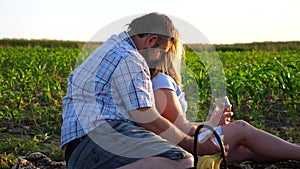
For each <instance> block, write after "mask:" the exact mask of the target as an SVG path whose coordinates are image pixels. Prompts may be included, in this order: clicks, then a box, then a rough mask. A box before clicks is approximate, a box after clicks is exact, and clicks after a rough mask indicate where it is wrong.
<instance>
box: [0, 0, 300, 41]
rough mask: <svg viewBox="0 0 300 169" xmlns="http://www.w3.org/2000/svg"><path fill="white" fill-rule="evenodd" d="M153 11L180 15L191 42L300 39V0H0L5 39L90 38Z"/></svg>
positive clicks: (1, 33)
mask: <svg viewBox="0 0 300 169" xmlns="http://www.w3.org/2000/svg"><path fill="white" fill-rule="evenodd" d="M149 12H159V13H163V14H166V15H168V16H172V17H174V18H178V19H179V20H180V23H179V24H180V25H181V26H182V29H183V32H184V33H182V35H191V36H190V37H187V38H186V39H185V41H186V42H187V43H188V42H191V43H196V41H197V39H200V38H201V37H200V36H201V35H203V36H204V37H205V38H206V39H207V40H208V42H209V43H212V44H232V43H249V42H263V41H299V40H300V19H299V17H300V1H299V0H226V1H225V0H205V1H204V0H185V1H183V0H147V1H146V0H127V1H124V0H123V1H122V0H0V21H1V22H0V39H2V38H23V39H56V40H79V41H89V40H91V39H92V38H93V37H95V35H96V34H97V33H98V34H99V33H100V34H106V33H107V34H109V33H114V32H113V31H112V30H114V28H115V27H116V26H119V27H122V28H124V26H122V25H120V24H116V23H122V22H121V21H123V22H124V21H126V22H130V21H129V20H128V21H127V20H126V19H128V18H131V17H132V16H136V15H139V14H145V13H149ZM124 19H125V20H124ZM122 24H123V23H122ZM125 24H126V23H125ZM193 31H198V33H199V32H200V34H201V35H200V34H198V33H197V32H196V33H194V32H193Z"/></svg>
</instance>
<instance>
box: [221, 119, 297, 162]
mask: <svg viewBox="0 0 300 169" xmlns="http://www.w3.org/2000/svg"><path fill="white" fill-rule="evenodd" d="M222 130H223V134H224V142H225V144H228V145H229V152H228V158H229V159H230V161H232V162H233V161H234V162H239V160H241V161H244V160H255V161H275V160H285V159H290V160H298V161H300V146H297V145H296V144H291V143H289V142H287V141H285V140H283V139H281V138H279V137H276V136H274V135H272V134H270V133H267V132H265V131H262V130H259V129H257V128H255V127H253V126H251V125H250V124H248V123H247V122H245V121H241V120H239V121H235V122H232V123H230V124H227V125H224V126H222ZM240 146H245V147H246V148H247V149H248V150H249V151H250V152H246V151H245V152H246V153H245V154H243V155H241V154H240V156H238V155H237V153H240V152H239V151H241V150H239V148H240ZM243 151H244V150H243ZM231 154H232V155H231Z"/></svg>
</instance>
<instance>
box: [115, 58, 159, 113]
mask: <svg viewBox="0 0 300 169" xmlns="http://www.w3.org/2000/svg"><path fill="white" fill-rule="evenodd" d="M136 56H137V57H136ZM136 56H129V57H126V58H125V59H124V60H123V61H122V63H120V64H119V66H118V67H117V69H116V70H115V72H114V77H113V84H115V90H117V92H116V93H118V95H117V96H118V97H121V99H122V101H123V103H124V104H125V106H126V109H127V111H128V110H134V109H137V108H143V107H152V106H153V105H154V98H153V92H152V82H151V79H150V72H149V68H148V66H147V65H146V63H145V61H144V60H143V58H141V57H142V56H140V54H137V55H136ZM139 56H140V57H139Z"/></svg>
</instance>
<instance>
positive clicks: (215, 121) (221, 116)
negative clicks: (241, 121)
mask: <svg viewBox="0 0 300 169" xmlns="http://www.w3.org/2000/svg"><path fill="white" fill-rule="evenodd" d="M232 116H233V112H231V107H230V106H229V105H227V106H225V108H224V109H223V111H222V112H221V111H218V110H215V111H214V112H213V113H212V114H211V118H210V120H209V121H208V123H209V124H210V125H211V126H213V127H214V126H221V125H225V124H229V123H230V121H231V117H232Z"/></svg>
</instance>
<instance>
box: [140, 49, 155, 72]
mask: <svg viewBox="0 0 300 169" xmlns="http://www.w3.org/2000/svg"><path fill="white" fill-rule="evenodd" d="M150 50H155V49H151V48H150V49H142V50H140V51H139V52H140V54H141V55H142V56H143V57H144V58H145V60H146V62H147V64H148V67H149V68H156V67H157V65H158V63H159V60H155V61H151V55H150Z"/></svg>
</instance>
